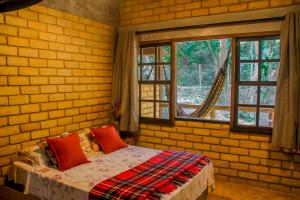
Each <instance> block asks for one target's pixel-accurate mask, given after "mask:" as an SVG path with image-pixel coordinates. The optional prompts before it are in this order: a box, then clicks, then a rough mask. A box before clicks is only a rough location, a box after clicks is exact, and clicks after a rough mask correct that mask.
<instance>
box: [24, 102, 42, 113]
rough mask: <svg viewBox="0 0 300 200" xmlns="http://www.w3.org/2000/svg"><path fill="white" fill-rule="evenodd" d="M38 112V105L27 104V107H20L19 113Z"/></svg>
mask: <svg viewBox="0 0 300 200" xmlns="http://www.w3.org/2000/svg"><path fill="white" fill-rule="evenodd" d="M39 111H40V105H39V104H28V105H22V106H21V113H34V112H39Z"/></svg>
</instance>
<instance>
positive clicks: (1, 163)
mask: <svg viewBox="0 0 300 200" xmlns="http://www.w3.org/2000/svg"><path fill="white" fill-rule="evenodd" d="M8 164H10V157H9V156H6V157H1V158H0V166H1V167H2V166H5V165H8Z"/></svg>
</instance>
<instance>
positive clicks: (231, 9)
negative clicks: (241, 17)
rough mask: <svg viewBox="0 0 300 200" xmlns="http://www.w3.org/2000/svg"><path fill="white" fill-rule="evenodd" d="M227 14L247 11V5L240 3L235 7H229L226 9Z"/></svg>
mask: <svg viewBox="0 0 300 200" xmlns="http://www.w3.org/2000/svg"><path fill="white" fill-rule="evenodd" d="M228 10H229V12H240V11H244V10H247V3H240V4H236V5H230V6H229V7H228Z"/></svg>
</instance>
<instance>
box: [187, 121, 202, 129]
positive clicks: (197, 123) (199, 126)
mask: <svg viewBox="0 0 300 200" xmlns="http://www.w3.org/2000/svg"><path fill="white" fill-rule="evenodd" d="M187 126H188V127H196V128H202V127H203V122H190V121H188V122H187Z"/></svg>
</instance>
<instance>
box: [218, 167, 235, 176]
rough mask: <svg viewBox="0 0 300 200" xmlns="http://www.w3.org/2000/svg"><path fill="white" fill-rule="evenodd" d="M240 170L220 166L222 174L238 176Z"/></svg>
mask: <svg viewBox="0 0 300 200" xmlns="http://www.w3.org/2000/svg"><path fill="white" fill-rule="evenodd" d="M237 173H238V171H237V170H234V169H225V168H220V174H223V175H226V176H237Z"/></svg>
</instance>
